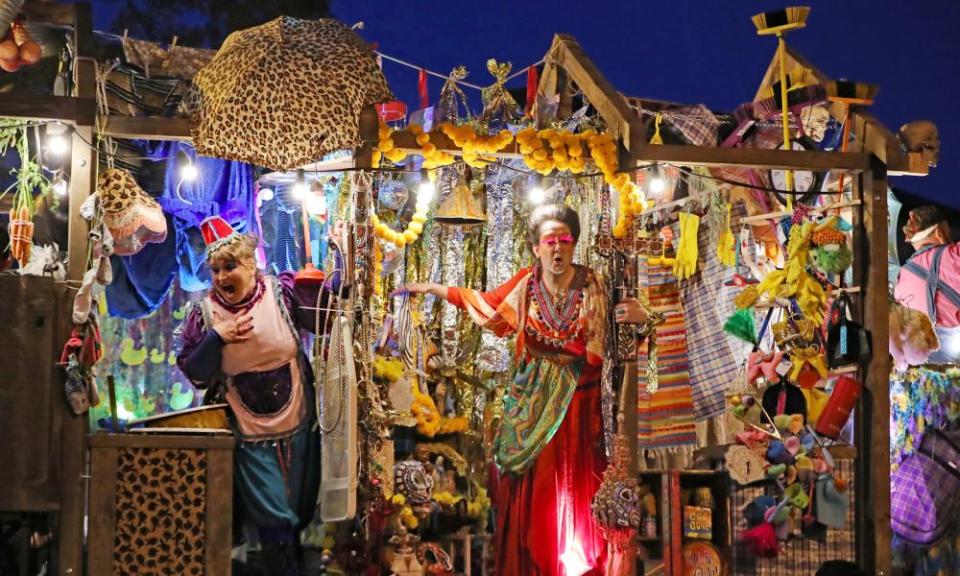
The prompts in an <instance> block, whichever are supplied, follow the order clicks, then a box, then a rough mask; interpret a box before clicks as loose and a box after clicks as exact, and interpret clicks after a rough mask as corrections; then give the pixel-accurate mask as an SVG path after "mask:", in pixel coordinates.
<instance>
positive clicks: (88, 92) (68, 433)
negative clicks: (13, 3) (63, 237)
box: [24, 2, 97, 576]
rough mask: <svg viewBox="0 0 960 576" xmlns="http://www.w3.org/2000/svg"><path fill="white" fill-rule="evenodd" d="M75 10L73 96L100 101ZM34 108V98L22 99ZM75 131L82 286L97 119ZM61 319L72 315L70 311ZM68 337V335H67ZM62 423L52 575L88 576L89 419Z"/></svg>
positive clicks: (80, 11) (74, 275)
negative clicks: (85, 525)
mask: <svg viewBox="0 0 960 576" xmlns="http://www.w3.org/2000/svg"><path fill="white" fill-rule="evenodd" d="M72 8H73V22H74V29H73V42H74V49H75V52H74V54H75V55H76V60H75V66H76V68H75V70H74V72H75V74H76V76H75V77H76V84H75V86H74V94H73V96H75V97H78V98H82V99H85V100H90V101H96V81H97V80H96V70H95V64H94V60H93V11H92V10H91V8H90V4H89V3H86V2H78V3H76V4H73V5H72ZM24 100H26V102H28V103H33V102H34V101H35V100H34V98H33V97H31V98H26V99H24ZM75 120H76V121H77V125H76V128H75V129H74V131H73V136H72V138H73V147H72V154H71V161H70V212H69V220H68V225H67V226H68V227H67V235H68V239H67V246H68V248H67V254H68V259H69V260H68V262H67V277H68V279H70V280H75V281H78V280H81V279H82V278H83V273H84V272H85V271H86V256H87V242H88V238H87V233H88V226H87V223H86V221H85V220H84V219H83V218H82V217H81V216H80V206H81V205H82V204H83V202H84V200H86V199H87V197H88V196H90V194H91V193H92V192H93V190H94V188H95V185H96V182H95V180H94V179H95V177H96V166H97V151H96V149H95V148H91V147H90V146H88V145H87V144H86V142H93V141H94V140H93V123H94V121H95V120H96V116H95V115H90V116H89V117H84V118H82V119H81V118H79V117H78V118H76V119H75ZM62 313H64V314H67V315H69V314H70V311H69V309H66V310H64V311H63V312H62ZM63 336H64V337H67V336H68V334H64V335H63ZM60 410H61V411H62V416H61V419H62V422H63V425H62V427H61V429H60V450H61V463H60V474H61V476H60V516H59V518H58V520H59V522H58V534H57V538H56V540H55V541H56V542H57V555H56V558H55V562H54V563H53V567H52V570H51V574H54V575H56V576H65V575H68V574H69V575H77V574H82V573H83V572H84V565H83V504H84V487H85V482H84V480H83V478H82V477H83V476H84V474H83V471H84V466H85V464H86V450H87V446H86V437H87V431H88V427H89V425H88V422H87V415H86V414H84V415H81V416H77V415H76V414H74V413H73V412H72V411H70V410H69V409H68V408H67V405H66V404H65V403H61V408H60Z"/></svg>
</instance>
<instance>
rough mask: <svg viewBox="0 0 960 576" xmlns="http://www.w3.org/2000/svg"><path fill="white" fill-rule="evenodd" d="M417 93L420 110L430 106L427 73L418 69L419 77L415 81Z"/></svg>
mask: <svg viewBox="0 0 960 576" xmlns="http://www.w3.org/2000/svg"><path fill="white" fill-rule="evenodd" d="M417 92H418V93H419V94H420V108H421V109H423V108H426V107H427V106H429V105H430V95H429V94H427V71H426V70H424V69H423V68H421V69H420V77H419V78H418V79H417Z"/></svg>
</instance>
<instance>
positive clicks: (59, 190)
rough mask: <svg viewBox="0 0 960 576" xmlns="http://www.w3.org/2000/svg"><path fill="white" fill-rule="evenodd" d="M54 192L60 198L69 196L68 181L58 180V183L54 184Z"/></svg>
mask: <svg viewBox="0 0 960 576" xmlns="http://www.w3.org/2000/svg"><path fill="white" fill-rule="evenodd" d="M53 192H54V194H56V195H57V196H59V197H60V198H65V197H66V196H67V181H66V180H57V181H56V182H54V183H53Z"/></svg>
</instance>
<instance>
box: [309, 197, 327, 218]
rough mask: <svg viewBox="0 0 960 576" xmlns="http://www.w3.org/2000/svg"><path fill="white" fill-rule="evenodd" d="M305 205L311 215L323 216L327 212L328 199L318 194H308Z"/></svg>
mask: <svg viewBox="0 0 960 576" xmlns="http://www.w3.org/2000/svg"><path fill="white" fill-rule="evenodd" d="M304 205H305V206H306V209H307V214H310V215H311V216H322V215H323V214H326V213H327V201H326V200H325V199H323V198H321V197H320V196H317V195H316V194H311V195H309V196H307V201H306V202H305V203H304Z"/></svg>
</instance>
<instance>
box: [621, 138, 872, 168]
mask: <svg viewBox="0 0 960 576" xmlns="http://www.w3.org/2000/svg"><path fill="white" fill-rule="evenodd" d="M633 158H634V161H635V162H636V163H637V165H639V166H643V165H646V164H649V163H651V162H664V163H670V164H682V165H685V166H745V167H755V168H767V169H770V168H774V169H782V170H786V169H792V170H813V171H819V172H825V171H828V170H848V171H852V172H856V171H862V170H866V169H868V168H869V167H870V160H869V158H868V157H867V156H866V155H865V154H855V153H851V152H818V151H805V150H800V151H798V150H765V149H760V148H710V147H703V146H681V145H675V144H660V145H653V144H649V145H646V146H643V148H642V150H641V151H639V152H637V153H635V154H634V155H633Z"/></svg>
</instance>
